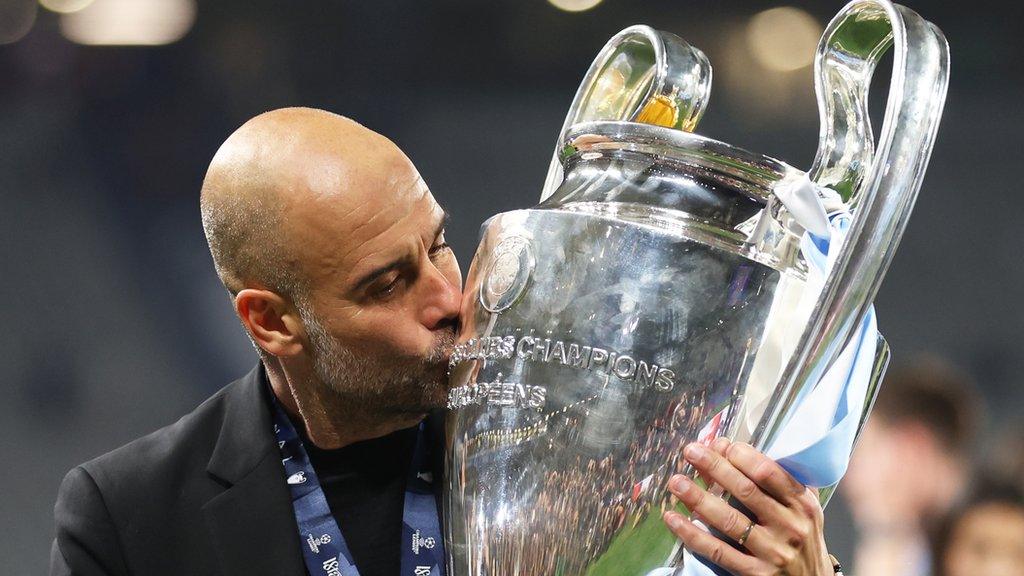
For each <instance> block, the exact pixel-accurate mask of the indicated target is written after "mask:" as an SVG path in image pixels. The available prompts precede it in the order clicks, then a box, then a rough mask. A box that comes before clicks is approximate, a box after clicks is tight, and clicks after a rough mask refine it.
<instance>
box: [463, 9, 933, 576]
mask: <svg viewBox="0 0 1024 576" xmlns="http://www.w3.org/2000/svg"><path fill="white" fill-rule="evenodd" d="M889 47H893V48H894V62H893V72H892V83H891V86H890V89H889V96H888V104H887V109H886V112H885V118H884V122H883V124H882V129H881V135H880V137H879V141H878V145H877V148H876V147H875V146H874V144H873V138H872V132H871V127H870V125H869V119H868V99H867V90H868V84H869V81H870V78H871V74H872V72H873V71H874V68H875V65H876V63H877V62H878V60H879V59H880V58H881V56H882V54H883V53H884V52H885V51H886V50H887V49H888V48H889ZM947 75H948V52H947V46H946V42H945V40H944V38H943V37H942V34H941V32H939V30H938V29H937V28H935V27H934V26H933V25H932V24H930V23H929V22H927V21H925V20H923V19H922V18H921V17H920V16H918V15H917V14H916V13H914V12H912V11H910V10H908V9H907V8H904V7H902V6H898V5H893V4H890V3H889V2H886V1H883V0H857V1H854V2H852V3H851V4H849V5H847V6H846V7H845V8H844V9H843V10H842V11H841V12H840V13H839V15H838V16H836V18H835V19H834V20H833V21H832V22H831V23H830V24H829V26H828V27H827V29H826V31H825V34H824V36H823V38H822V41H821V44H820V46H819V49H818V52H817V57H816V62H815V79H816V89H817V95H818V104H819V109H820V114H821V120H822V128H821V139H820V144H819V149H818V153H817V156H816V157H815V159H814V163H813V165H812V167H811V169H810V170H809V171H808V172H806V173H805V172H803V171H800V170H798V169H796V168H794V167H792V166H789V165H787V164H785V163H783V162H780V161H778V160H775V159H772V158H770V157H767V156H762V155H760V154H755V153H751V152H747V151H745V150H741V149H738V148H735V147H732V146H729V145H727V144H724V143H721V142H717V141H714V140H710V139H708V138H704V137H701V136H697V135H694V134H691V133H690V132H689V130H692V129H693V128H694V126H695V125H696V123H697V121H698V120H699V118H700V117H701V115H702V113H703V111H704V107H705V104H706V102H707V98H708V93H709V90H710V83H711V69H710V65H709V64H708V62H707V59H706V58H705V57H704V55H703V54H702V53H701V52H700V51H698V50H697V49H695V48H693V47H691V46H689V45H688V44H686V43H685V42H684V41H682V40H681V39H679V38H678V37H676V36H673V35H671V34H667V33H664V32H657V31H654V30H652V29H650V28H647V27H644V26H634V27H631V28H627V29H626V30H624V31H623V32H621V33H619V34H618V35H616V36H615V37H614V38H612V39H611V40H610V41H609V43H608V44H607V45H606V46H605V48H604V49H603V50H602V51H601V52H600V54H599V55H598V57H597V59H596V60H595V62H594V64H593V65H592V66H591V68H590V70H589V72H588V73H587V75H586V77H585V79H584V81H583V84H582V86H581V87H580V90H579V92H578V93H577V95H576V98H575V100H574V102H573V104H572V107H571V109H570V112H569V116H568V118H567V120H566V123H565V126H564V127H563V130H562V133H561V135H560V138H559V140H558V143H557V147H556V154H555V162H554V164H553V169H552V172H551V174H550V175H549V178H548V182H547V184H546V186H545V190H544V192H543V195H542V197H541V201H540V203H539V204H538V205H536V206H534V207H533V208H530V209H527V210H516V211H512V212H506V213H502V214H498V215H497V216H494V217H493V218H491V219H490V220H488V221H487V223H486V224H485V225H484V227H483V230H482V239H481V242H480V246H479V249H478V250H477V253H476V257H475V258H474V261H473V264H472V267H471V268H470V271H469V274H468V277H467V280H466V294H467V296H466V299H465V301H464V304H463V310H462V330H461V334H460V337H459V344H458V345H457V347H456V349H455V351H454V353H453V355H452V359H451V365H450V369H451V370H450V373H451V391H450V395H449V410H450V412H449V414H448V417H447V425H446V426H447V430H446V434H447V440H446V478H445V503H444V516H445V521H446V550H447V553H448V574H449V576H484V575H487V576H513V575H522V576H550V575H564V576H575V575H588V576H599V575H606V574H607V575H616V576H644V575H646V574H649V573H650V572H652V571H654V570H656V569H657V568H659V567H670V569H671V567H676V568H678V567H679V566H680V564H681V562H683V554H682V551H681V550H680V549H679V546H678V541H677V540H676V538H675V537H674V535H672V534H671V532H669V530H668V529H667V528H666V527H665V526H664V525H663V524H662V521H661V513H662V511H663V510H665V509H668V508H669V507H673V506H678V504H677V503H676V502H675V501H674V500H673V499H672V497H671V495H670V493H669V492H668V490H667V489H666V484H667V481H668V479H669V477H670V476H671V475H673V474H675V473H687V474H692V470H690V469H689V468H688V467H687V466H686V465H685V463H684V461H683V460H682V458H681V449H682V447H683V446H684V445H685V444H687V443H689V442H691V441H694V440H710V439H713V438H715V437H718V436H721V435H724V436H727V437H729V438H731V439H733V440H736V441H746V442H751V443H753V444H754V445H755V446H758V447H759V448H764V447H765V446H766V445H768V444H769V443H770V442H771V441H772V440H773V438H775V436H776V435H777V433H778V431H779V429H780V427H781V426H782V425H783V423H785V422H786V419H787V417H788V416H789V415H791V414H792V412H793V410H794V407H795V406H797V405H798V404H799V402H800V401H801V399H802V398H803V397H804V396H805V395H806V393H807V391H808V390H810V389H812V388H813V387H814V385H815V384H816V383H817V382H818V381H819V380H820V379H821V377H822V375H823V374H824V373H825V372H826V370H827V369H828V368H829V366H830V365H831V364H832V363H833V361H834V360H835V359H836V358H837V357H838V355H839V352H840V351H841V350H843V348H844V347H845V346H846V344H847V342H848V341H849V340H850V339H851V335H852V334H853V333H854V331H855V329H856V328H857V327H858V326H859V325H860V321H861V319H862V318H864V317H865V314H866V312H867V311H868V308H869V306H870V304H871V302H872V300H873V298H874V296H875V294H876V292H877V290H878V287H879V284H880V283H881V280H882V277H883V275H884V273H885V270H886V268H887V266H888V265H889V262H890V261H891V259H892V256H893V254H894V252H895V249H896V246H897V244H898V242H899V239H900V237H901V235H902V232H903V230H904V228H905V226H906V223H907V218H908V216H909V214H910V210H911V207H912V205H913V203H914V199H915V197H916V194H917V191H918V189H919V187H920V183H921V179H922V177H923V174H924V170H925V166H926V164H927V161H928V157H929V155H930V152H931V149H932V144H933V142H934V137H935V132H936V129H937V126H938V121H939V116H940V114H941V111H942V106H943V101H944V99H945V92H946V84H947ZM837 212H843V213H852V214H853V217H852V221H851V223H850V225H849V228H848V229H847V230H846V234H845V239H844V241H843V242H842V245H841V247H840V248H839V249H838V250H837V251H836V252H838V256H837V257H834V256H835V255H834V254H831V253H830V254H829V258H830V260H832V261H833V262H834V263H833V264H832V265H831V266H829V268H828V272H827V274H826V275H824V276H823V277H822V278H821V279H820V281H817V282H815V281H813V278H812V277H813V274H811V268H810V266H809V263H808V261H807V258H806V256H805V254H806V250H804V249H802V246H801V243H802V242H806V241H807V240H808V238H810V239H811V240H812V241H815V240H816V239H818V238H820V237H821V235H823V234H828V230H829V225H830V221H829V220H828V217H829V215H832V214H835V213H837ZM874 337H876V335H875V333H874V331H873V329H872V338H874ZM877 350H878V351H877V353H876V356H875V358H876V364H875V369H874V370H873V374H872V384H873V385H877V383H878V380H879V378H880V375H881V373H882V371H883V370H884V365H885V362H886V360H887V358H888V349H887V347H886V346H885V345H884V341H883V342H882V343H881V345H880V346H879V347H878V349H877ZM872 388H874V386H872ZM872 397H873V394H869V395H868V401H867V402H865V404H864V407H863V414H857V416H860V421H861V423H862V422H863V418H864V417H866V415H867V412H868V410H869V408H870V399H871V398H872Z"/></svg>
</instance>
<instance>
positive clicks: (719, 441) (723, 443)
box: [712, 436, 730, 452]
mask: <svg viewBox="0 0 1024 576" xmlns="http://www.w3.org/2000/svg"><path fill="white" fill-rule="evenodd" d="M729 444H730V442H729V439H728V438H726V437H725V436H719V437H718V438H716V439H715V443H714V444H712V446H714V448H715V452H721V451H723V450H725V449H726V448H727V447H728V446H729Z"/></svg>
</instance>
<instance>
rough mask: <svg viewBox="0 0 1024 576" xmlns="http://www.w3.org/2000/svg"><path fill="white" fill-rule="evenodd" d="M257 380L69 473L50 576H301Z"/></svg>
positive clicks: (294, 530)
mask: <svg viewBox="0 0 1024 576" xmlns="http://www.w3.org/2000/svg"><path fill="white" fill-rule="evenodd" d="M265 377H266V376H265V375H264V374H263V372H262V366H257V367H256V368H255V369H253V371H252V372H250V373H249V374H248V375H246V376H245V377H243V378H242V379H240V380H237V381H235V382H232V383H231V384H229V385H228V386H226V387H225V388H224V389H222V390H221V391H219V392H217V393H216V394H215V395H214V396H212V397H211V398H209V399H208V400H206V401H205V402H203V403H202V404H201V405H200V406H199V407H198V408H196V409H195V410H194V411H193V412H192V413H190V414H188V415H186V416H185V417H183V418H182V419H181V420H179V421H178V422H176V423H174V424H172V425H170V426H168V427H166V428H163V429H161V430H158V431H156V432H154V433H152V434H150V435H148V436H145V437H143V438H140V439H138V440H135V441H134V442H131V443H130V444H128V445H126V446H123V447H121V448H118V449H117V450H114V451H113V452H110V453H108V454H105V455H103V456H100V457H99V458H97V459H95V460H92V461H90V462H87V463H85V464H82V465H81V466H78V467H76V468H74V469H73V470H71V471H70V472H69V473H68V475H67V476H66V477H65V478H64V482H63V483H62V484H61V487H60V492H59V494H58V496H57V504H56V506H55V507H54V518H55V521H56V539H55V540H54V542H53V547H52V550H51V557H50V574H51V576H57V575H67V574H74V575H76V576H94V575H96V576H98V575H109V576H121V575H128V574H133V575H146V576H163V575H168V576H171V575H174V576H186V575H187V576H203V575H214V574H216V575H235V574H238V575H243V574H244V575H246V576H290V575H296V576H301V575H304V574H306V568H305V564H304V563H303V557H302V550H301V548H300V546H301V545H302V541H301V540H300V538H299V534H298V526H297V524H296V522H295V516H294V512H293V510H292V504H291V497H290V495H289V492H288V487H287V484H286V483H285V477H284V467H283V466H282V465H281V460H280V455H279V452H278V448H277V442H276V440H275V438H274V436H273V429H272V424H271V415H270V407H269V404H268V397H267V396H268V394H269V392H268V391H267V390H266V386H265V384H264V379H265ZM440 428H441V426H440V425H436V426H432V427H431V429H432V431H433V432H434V433H433V442H434V446H440V444H439V439H440ZM438 452H440V450H435V454H436V453H438ZM436 464H437V462H435V465H436ZM440 484H441V483H440V482H436V483H435V485H436V486H439V485H440Z"/></svg>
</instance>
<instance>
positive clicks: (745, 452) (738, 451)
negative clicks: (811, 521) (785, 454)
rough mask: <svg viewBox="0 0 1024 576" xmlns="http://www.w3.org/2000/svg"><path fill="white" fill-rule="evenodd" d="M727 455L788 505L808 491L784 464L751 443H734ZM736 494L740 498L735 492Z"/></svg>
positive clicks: (731, 461) (739, 468)
mask: <svg viewBox="0 0 1024 576" xmlns="http://www.w3.org/2000/svg"><path fill="white" fill-rule="evenodd" d="M725 455H726V458H727V459H728V461H729V462H730V463H732V465H733V466H734V467H735V468H736V469H737V470H739V471H740V472H742V473H743V475H744V476H746V477H747V478H750V479H751V480H753V481H754V482H755V483H757V485H758V486H759V487H760V488H761V489H762V490H764V491H765V492H767V493H768V494H771V495H772V496H773V497H774V498H775V499H776V500H778V501H780V502H782V503H783V504H786V505H787V506H789V505H791V504H793V503H795V502H796V501H797V500H799V499H800V497H801V496H802V495H803V494H804V493H805V492H807V487H806V486H804V485H803V484H801V483H800V482H798V481H797V479H796V478H793V477H792V476H791V475H790V474H789V472H786V470H785V469H784V468H783V467H782V466H779V464H778V463H777V462H775V461H774V460H772V459H771V458H769V457H767V456H765V455H764V454H762V453H761V452H758V451H757V450H756V449H754V447H753V446H751V445H749V444H742V443H735V444H732V445H730V446H729V448H728V449H727V450H726V452H725ZM734 495H735V496H736V497H737V498H739V495H738V494H735V492H734ZM741 501H742V500H741ZM744 504H746V502H744ZM748 506H749V504H748ZM751 510H753V508H751ZM755 512H756V511H755Z"/></svg>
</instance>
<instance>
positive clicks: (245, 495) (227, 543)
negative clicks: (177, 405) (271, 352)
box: [203, 365, 306, 576]
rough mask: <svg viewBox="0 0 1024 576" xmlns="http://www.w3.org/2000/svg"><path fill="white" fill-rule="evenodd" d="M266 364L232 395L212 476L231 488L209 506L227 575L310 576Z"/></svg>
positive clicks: (211, 465)
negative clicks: (271, 404)
mask: <svg viewBox="0 0 1024 576" xmlns="http://www.w3.org/2000/svg"><path fill="white" fill-rule="evenodd" d="M265 378H266V376H265V375H264V374H263V369H262V365H260V366H257V368H256V369H254V370H253V371H252V372H250V373H249V374H248V375H247V376H246V377H245V378H243V379H242V380H240V381H239V382H237V383H236V384H235V385H234V386H233V387H232V388H231V389H230V390H229V391H228V393H227V397H226V398H225V402H224V418H223V424H222V426H221V430H220V434H219V436H218V438H217V444H216V446H215V447H214V450H213V455H212V456H211V457H210V461H209V464H208V465H207V471H208V472H209V473H210V475H211V476H213V477H214V478H215V479H216V480H217V481H218V482H220V483H221V484H223V485H224V486H225V487H226V489H225V490H224V492H222V493H221V494H219V495H217V496H215V497H214V498H212V499H211V500H210V501H208V502H207V503H206V505H205V506H204V507H203V514H204V516H205V520H206V526H207V528H208V529H209V532H210V537H211V539H212V542H213V544H214V548H215V550H216V554H217V556H218V559H219V560H220V564H221V566H222V568H223V571H224V573H225V574H229V575H234V574H246V575H247V576H288V575H292V574H295V575H304V574H306V569H305V564H304V561H303V558H302V552H301V548H300V546H301V544H300V542H299V536H298V532H299V529H298V525H297V524H296V522H295V514H294V512H293V510H292V503H291V496H290V495H289V493H288V488H287V486H286V485H285V482H284V467H283V466H282V465H281V461H280V456H279V453H278V451H277V443H276V441H275V439H274V437H273V432H272V430H273V429H272V425H271V417H270V408H269V406H268V402H267V401H268V398H267V397H266V395H267V394H269V391H268V390H267V385H266V384H265Z"/></svg>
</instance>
